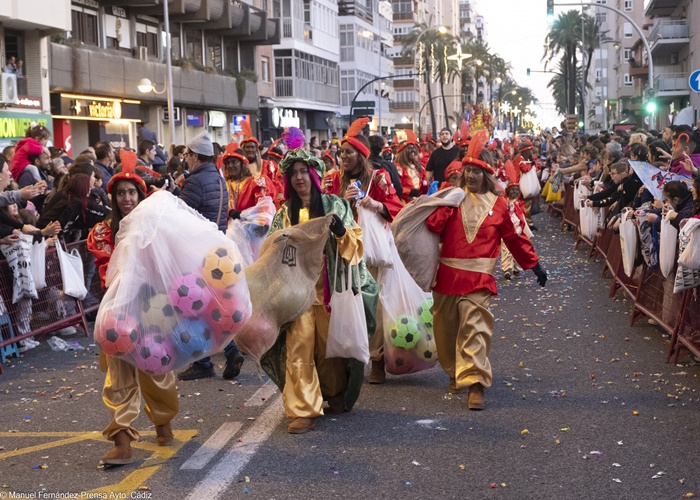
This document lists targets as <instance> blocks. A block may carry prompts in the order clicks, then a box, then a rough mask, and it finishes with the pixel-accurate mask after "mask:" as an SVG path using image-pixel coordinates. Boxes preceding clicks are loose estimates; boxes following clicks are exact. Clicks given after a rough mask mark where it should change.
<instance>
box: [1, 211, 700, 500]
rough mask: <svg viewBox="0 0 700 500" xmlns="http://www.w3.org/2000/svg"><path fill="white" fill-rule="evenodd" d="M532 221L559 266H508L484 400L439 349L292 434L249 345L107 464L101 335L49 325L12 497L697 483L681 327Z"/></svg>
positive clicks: (696, 370) (11, 408)
mask: <svg viewBox="0 0 700 500" xmlns="http://www.w3.org/2000/svg"><path fill="white" fill-rule="evenodd" d="M535 221H536V223H537V226H539V228H540V230H539V231H538V232H537V233H535V237H534V245H535V248H536V249H537V251H538V253H539V254H540V258H541V262H543V265H544V267H546V269H547V270H548V272H549V276H550V281H549V282H548V284H547V287H546V288H540V287H539V286H537V284H536V282H535V279H534V275H533V274H532V273H531V272H525V273H524V276H523V279H521V280H514V281H512V282H509V283H506V282H504V280H503V278H502V276H501V274H500V270H499V271H497V280H498V283H499V289H500V295H499V296H498V297H495V298H494V301H493V302H492V310H493V312H494V314H495V316H496V326H495V328H494V336H493V342H492V352H491V361H492V363H493V367H494V381H493V386H492V387H491V388H490V389H487V390H486V409H485V411H481V412H470V411H468V410H467V406H466V396H465V395H464V394H462V395H459V394H449V393H447V392H446V388H447V384H448V380H447V377H446V375H445V374H444V372H443V371H442V370H441V369H440V368H439V367H437V366H436V367H434V368H432V369H431V370H428V371H425V372H420V373H417V374H413V375H407V376H389V377H388V379H387V382H386V383H385V384H384V385H371V386H370V385H367V384H365V385H364V387H363V389H362V393H361V395H360V399H359V400H358V403H357V404H356V406H355V408H354V409H353V410H352V412H347V413H345V414H343V415H332V416H330V415H329V416H325V417H322V418H319V419H317V420H316V428H315V430H314V431H312V432H309V433H306V434H304V435H291V434H288V433H287V432H286V426H287V424H288V421H289V419H288V418H286V417H285V416H284V410H283V406H282V401H281V396H280V394H279V391H278V390H277V388H276V387H275V386H274V384H272V383H270V382H268V381H267V378H265V377H262V378H261V376H260V375H259V374H258V371H257V369H256V366H255V365H254V363H253V362H252V361H251V360H247V361H246V363H245V365H244V368H243V372H242V374H241V375H240V376H239V377H238V378H237V380H235V381H233V382H229V381H226V380H223V379H222V378H221V377H220V374H221V371H222V365H223V360H224V358H223V356H222V355H217V356H216V357H215V358H214V360H215V363H216V364H217V377H215V378H213V379H203V380H197V381H193V382H179V393H180V398H181V399H180V412H179V414H178V415H177V417H176V418H175V420H173V429H174V430H175V438H176V441H175V444H174V445H173V446H171V447H157V446H155V444H154V442H153V441H154V434H155V433H154V429H153V426H152V425H151V423H150V422H149V421H148V419H147V418H146V417H145V415H144V414H143V412H142V414H141V416H140V417H139V418H138V419H137V420H136V422H135V424H134V425H135V427H136V428H138V429H141V430H142V431H143V432H142V440H141V442H139V443H134V445H133V446H134V450H135V457H136V460H135V462H134V463H133V464H130V465H126V466H115V467H111V468H108V469H103V468H98V466H97V464H98V460H99V458H100V456H102V455H103V454H104V453H105V452H106V451H107V450H108V449H109V447H110V446H111V445H110V443H109V442H107V441H106V440H104V439H103V438H102V435H101V431H102V429H103V427H104V426H105V425H106V423H107V414H106V412H105V410H104V405H103V403H102V399H101V389H102V382H103V379H104V375H103V374H102V373H101V372H100V371H99V367H98V364H99V363H98V356H97V350H96V348H95V346H94V344H93V343H92V339H91V338H87V339H86V338H76V340H77V341H78V342H79V343H80V344H82V345H84V346H86V347H87V349H86V350H83V351H77V352H76V353H75V354H74V353H66V352H52V351H50V350H49V348H48V346H47V345H46V343H44V342H42V346H41V347H40V348H39V349H36V350H34V351H32V352H30V353H28V354H26V355H24V356H23V357H22V358H21V359H20V360H19V361H15V362H13V363H12V364H11V365H9V366H7V368H6V370H5V373H4V374H3V375H2V376H0V383H1V389H2V391H1V392H0V415H2V426H1V428H0V486H2V488H1V489H0V498H20V496H18V494H20V493H22V494H27V495H28V494H33V495H34V496H24V497H21V498H42V496H41V495H42V494H43V495H47V494H50V493H59V494H68V493H76V494H78V498H88V497H89V496H90V495H93V498H97V497H99V496H100V494H101V495H102V498H119V497H120V495H121V498H154V499H180V498H188V499H215V498H222V499H228V498H251V499H252V498H261V499H273V498H274V499H312V498H357V499H360V498H447V499H452V498H454V499H457V498H459V499H463V498H474V499H480V498H517V499H530V498H532V499H534V498H537V499H609V498H615V499H622V498H629V499H666V498H668V499H673V498H683V497H686V498H690V497H691V496H695V495H694V494H697V493H698V492H699V491H700V476H699V475H698V470H700V458H699V455H698V439H697V436H698V435H699V433H700V418H699V417H698V415H699V413H698V411H699V410H700V401H699V400H700V380H699V378H698V375H700V367H699V366H698V365H697V364H696V363H694V362H693V361H692V359H691V358H685V360H684V363H683V364H679V365H674V364H667V363H665V362H664V361H665V355H666V350H667V348H668V339H667V338H664V337H663V336H662V334H661V333H660V331H659V330H657V329H656V328H655V327H654V326H650V325H648V324H647V321H646V320H642V321H640V322H639V323H638V325H637V326H634V327H630V326H629V310H630V302H629V300H624V299H623V298H622V297H623V295H622V293H620V294H618V297H617V300H614V301H613V300H610V299H609V298H608V296H607V294H608V289H609V280H608V279H604V278H601V277H600V276H601V270H602V263H592V262H591V263H588V262H586V251H585V250H584V249H579V250H578V251H575V250H574V248H573V244H574V240H573V238H572V237H571V233H566V232H561V231H560V230H559V219H555V218H552V217H551V216H550V215H549V214H547V213H543V214H540V215H538V216H537V217H536V218H535ZM689 360H690V361H689ZM13 495H15V496H13ZM80 495H83V496H80ZM43 498H48V497H47V496H44V497H43ZM54 498H56V497H54ZM61 498H65V497H61Z"/></svg>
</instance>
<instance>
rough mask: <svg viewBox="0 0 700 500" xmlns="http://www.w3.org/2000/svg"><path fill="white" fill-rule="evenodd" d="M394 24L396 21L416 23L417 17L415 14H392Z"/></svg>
mask: <svg viewBox="0 0 700 500" xmlns="http://www.w3.org/2000/svg"><path fill="white" fill-rule="evenodd" d="M393 19H394V22H396V21H414V22H416V21H418V16H417V15H416V13H415V12H394V17H393Z"/></svg>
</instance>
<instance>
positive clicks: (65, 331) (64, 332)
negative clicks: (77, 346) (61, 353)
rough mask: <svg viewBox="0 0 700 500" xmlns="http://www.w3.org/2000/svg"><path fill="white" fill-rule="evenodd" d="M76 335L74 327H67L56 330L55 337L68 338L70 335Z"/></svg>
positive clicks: (76, 331)
mask: <svg viewBox="0 0 700 500" xmlns="http://www.w3.org/2000/svg"><path fill="white" fill-rule="evenodd" d="M76 333H78V330H76V329H75V327H73V326H67V327H65V328H61V329H60V330H58V331H57V332H56V335H60V336H61V337H70V336H71V335H75V334H76Z"/></svg>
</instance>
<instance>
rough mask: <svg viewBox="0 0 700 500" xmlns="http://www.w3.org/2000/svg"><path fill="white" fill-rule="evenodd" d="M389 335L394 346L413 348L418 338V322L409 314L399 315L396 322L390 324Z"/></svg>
mask: <svg viewBox="0 0 700 500" xmlns="http://www.w3.org/2000/svg"><path fill="white" fill-rule="evenodd" d="M389 337H390V338H391V343H392V344H394V345H395V346H396V347H402V348H403V349H413V348H414V347H415V346H416V344H417V343H418V340H419V339H420V329H419V326H418V322H417V321H416V319H415V318H412V317H410V316H399V317H398V319H397V320H396V323H394V324H393V325H391V331H390V332H389Z"/></svg>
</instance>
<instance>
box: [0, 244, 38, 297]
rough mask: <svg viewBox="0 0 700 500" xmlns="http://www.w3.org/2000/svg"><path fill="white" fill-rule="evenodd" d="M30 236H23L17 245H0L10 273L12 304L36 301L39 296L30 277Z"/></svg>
mask: <svg viewBox="0 0 700 500" xmlns="http://www.w3.org/2000/svg"><path fill="white" fill-rule="evenodd" d="M31 248H32V236H29V235H26V234H23V235H21V236H20V238H19V241H18V242H17V243H12V244H11V245H0V250H2V253H3V255H4V256H5V260H6V261H7V265H8V267H9V268H10V270H11V271H12V303H13V304H16V303H17V302H18V301H19V300H20V299H23V298H27V299H37V298H38V297H39V296H38V294H37V291H36V286H35V285H34V278H33V277H32V272H31V270H32V261H31Z"/></svg>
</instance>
